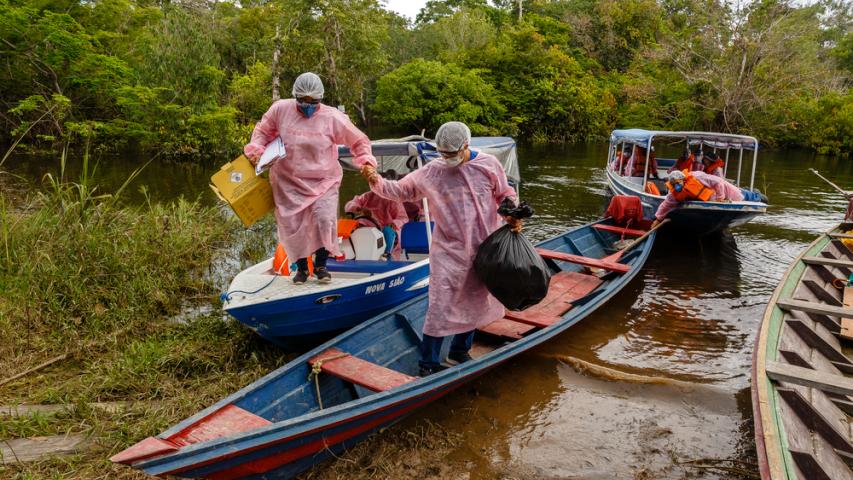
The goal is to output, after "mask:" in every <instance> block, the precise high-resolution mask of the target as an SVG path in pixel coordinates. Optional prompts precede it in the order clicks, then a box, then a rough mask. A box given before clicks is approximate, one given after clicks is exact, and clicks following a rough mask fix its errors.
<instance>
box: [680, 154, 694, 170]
mask: <svg viewBox="0 0 853 480" xmlns="http://www.w3.org/2000/svg"><path fill="white" fill-rule="evenodd" d="M694 161H696V157H694V156H693V154H692V153H691V154H690V156H688V157H687V158H679V159H678V160H676V161H675V169H676V170H690V169H691V168H693V162H694Z"/></svg>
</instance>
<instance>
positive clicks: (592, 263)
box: [536, 248, 631, 273]
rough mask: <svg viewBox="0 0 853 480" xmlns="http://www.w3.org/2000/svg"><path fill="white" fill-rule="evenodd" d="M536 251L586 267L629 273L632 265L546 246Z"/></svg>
mask: <svg viewBox="0 0 853 480" xmlns="http://www.w3.org/2000/svg"><path fill="white" fill-rule="evenodd" d="M536 251H537V252H538V253H539V255H542V258H550V259H552V260H560V261H563V262H569V263H576V264H578V265H583V266H585V267H593V268H601V269H604V270H609V271H611V272H617V273H628V272H629V271H630V270H631V267H630V266H628V265H625V264H624V263H618V262H611V261H609V260H603V259H600V258H589V257H582V256H580V255H572V254H571V253H563V252H557V251H554V250H545V249H544V248H537V249H536Z"/></svg>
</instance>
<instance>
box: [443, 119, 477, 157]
mask: <svg viewBox="0 0 853 480" xmlns="http://www.w3.org/2000/svg"><path fill="white" fill-rule="evenodd" d="M470 141H471V129H469V128H468V125H465V124H464V123H462V122H447V123H445V124H444V125H442V126H440V127H438V131H437V132H435V145H436V146H437V147H438V149H439V150H442V151H445V152H456V151H459V150H461V149H462V147H463V146H464V145H465V144H466V143H469V142H470Z"/></svg>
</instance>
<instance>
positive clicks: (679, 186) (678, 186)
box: [672, 183, 684, 192]
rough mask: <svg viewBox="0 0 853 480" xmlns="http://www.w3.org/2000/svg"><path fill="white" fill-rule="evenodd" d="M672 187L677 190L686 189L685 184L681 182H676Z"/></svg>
mask: <svg viewBox="0 0 853 480" xmlns="http://www.w3.org/2000/svg"><path fill="white" fill-rule="evenodd" d="M672 188H674V189H675V191H676V192H681V190H683V189H684V185H682V184H680V183H676V184H675V186H674V187H672Z"/></svg>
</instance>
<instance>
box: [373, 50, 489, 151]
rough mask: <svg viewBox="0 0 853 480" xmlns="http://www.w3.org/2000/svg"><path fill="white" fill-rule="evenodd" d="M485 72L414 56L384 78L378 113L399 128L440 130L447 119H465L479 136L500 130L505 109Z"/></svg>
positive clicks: (379, 88)
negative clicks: (414, 57) (414, 58)
mask: <svg viewBox="0 0 853 480" xmlns="http://www.w3.org/2000/svg"><path fill="white" fill-rule="evenodd" d="M485 73H486V72H485V71H482V70H466V69H463V68H461V67H459V66H457V65H454V64H446V63H441V62H436V61H428V60H423V59H416V60H413V61H411V62H409V63H407V64H405V65H403V66H402V67H400V68H398V69H396V70H394V71H393V72H391V73H388V74H387V75H385V76H384V77H382V78H380V79H379V82H378V84H377V87H376V102H375V103H374V104H373V111H374V113H375V114H376V115H377V116H379V118H381V119H382V120H383V121H385V122H387V123H389V124H392V125H395V126H397V127H405V128H411V129H414V130H417V131H420V130H422V129H426V130H429V131H433V132H434V131H435V130H436V129H438V127H439V126H441V124H442V123H445V122H449V121H451V120H456V121H460V122H465V123H467V124H468V126H469V127H470V128H471V132H472V133H473V134H475V135H492V134H498V133H500V132H501V126H502V124H503V118H504V115H505V112H506V108H504V106H503V105H502V104H501V103H500V102H499V101H498V100H497V94H496V92H495V89H494V87H492V85H491V84H490V83H489V82H488V81H487V80H486V79H485V78H484V75H485Z"/></svg>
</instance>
